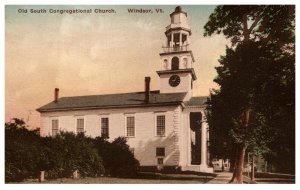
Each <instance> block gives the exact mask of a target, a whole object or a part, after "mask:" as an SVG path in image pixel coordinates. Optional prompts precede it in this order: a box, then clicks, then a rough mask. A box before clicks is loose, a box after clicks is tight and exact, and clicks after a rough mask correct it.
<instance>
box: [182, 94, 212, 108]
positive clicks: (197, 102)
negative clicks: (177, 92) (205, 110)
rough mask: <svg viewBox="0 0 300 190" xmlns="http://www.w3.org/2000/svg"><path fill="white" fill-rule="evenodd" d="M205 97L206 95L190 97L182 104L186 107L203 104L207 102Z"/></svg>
mask: <svg viewBox="0 0 300 190" xmlns="http://www.w3.org/2000/svg"><path fill="white" fill-rule="evenodd" d="M207 98H208V97H207V96H198V97H192V98H191V99H190V100H189V101H186V102H184V105H185V106H188V107H198V106H204V105H206V104H207Z"/></svg>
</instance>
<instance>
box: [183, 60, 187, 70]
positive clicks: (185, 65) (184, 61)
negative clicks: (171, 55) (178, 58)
mask: <svg viewBox="0 0 300 190" xmlns="http://www.w3.org/2000/svg"><path fill="white" fill-rule="evenodd" d="M183 66H184V68H185V69H186V68H188V61H187V58H183Z"/></svg>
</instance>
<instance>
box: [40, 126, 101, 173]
mask: <svg viewBox="0 0 300 190" xmlns="http://www.w3.org/2000/svg"><path fill="white" fill-rule="evenodd" d="M44 140H45V145H46V146H47V147H48V148H49V150H51V151H50V152H48V160H49V164H50V167H49V168H50V169H49V170H48V172H47V173H48V177H50V178H58V177H70V176H71V175H72V172H74V171H75V170H78V171H79V173H80V174H81V175H82V176H83V177H85V176H97V175H101V174H103V173H104V167H103V165H102V158H101V157H100V156H99V155H98V153H97V150H96V149H95V148H94V144H93V139H91V138H88V137H85V136H84V134H83V133H82V134H77V135H75V134H74V133H71V132H61V133H60V134H58V135H56V136H55V137H54V138H52V137H46V138H45V139H44Z"/></svg>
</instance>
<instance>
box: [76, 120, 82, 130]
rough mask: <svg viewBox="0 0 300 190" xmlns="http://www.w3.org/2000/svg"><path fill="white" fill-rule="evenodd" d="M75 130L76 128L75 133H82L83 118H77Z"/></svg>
mask: <svg viewBox="0 0 300 190" xmlns="http://www.w3.org/2000/svg"><path fill="white" fill-rule="evenodd" d="M76 130H77V133H84V119H83V118H78V119H77V126H76Z"/></svg>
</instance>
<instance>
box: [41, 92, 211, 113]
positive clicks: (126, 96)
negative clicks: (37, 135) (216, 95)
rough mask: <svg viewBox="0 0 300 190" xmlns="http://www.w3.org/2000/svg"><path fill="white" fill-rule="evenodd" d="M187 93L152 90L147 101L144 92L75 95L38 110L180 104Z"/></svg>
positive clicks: (200, 100) (201, 100)
mask: <svg viewBox="0 0 300 190" xmlns="http://www.w3.org/2000/svg"><path fill="white" fill-rule="evenodd" d="M185 95H186V93H160V92H159V91H151V93H150V99H149V102H148V103H146V102H145V93H144V92H133V93H122V94H106V95H90V96H73V97H61V98H59V99H58V101H57V102H56V103H55V102H54V101H52V102H50V103H48V104H46V105H44V106H42V107H40V108H38V109H37V111H38V112H50V111H66V110H83V109H84V110H87V109H99V108H125V107H148V106H168V105H180V104H181V103H182V102H183V99H184V97H185ZM204 101H206V97H193V98H191V100H190V101H187V102H184V104H185V105H187V106H200V105H204Z"/></svg>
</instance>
